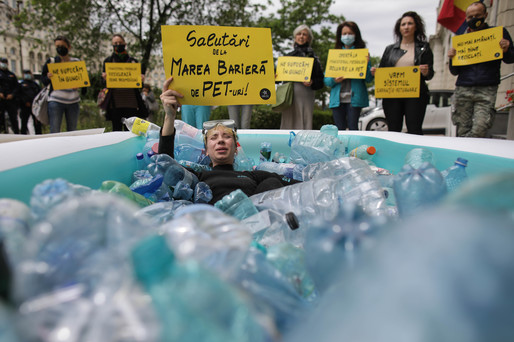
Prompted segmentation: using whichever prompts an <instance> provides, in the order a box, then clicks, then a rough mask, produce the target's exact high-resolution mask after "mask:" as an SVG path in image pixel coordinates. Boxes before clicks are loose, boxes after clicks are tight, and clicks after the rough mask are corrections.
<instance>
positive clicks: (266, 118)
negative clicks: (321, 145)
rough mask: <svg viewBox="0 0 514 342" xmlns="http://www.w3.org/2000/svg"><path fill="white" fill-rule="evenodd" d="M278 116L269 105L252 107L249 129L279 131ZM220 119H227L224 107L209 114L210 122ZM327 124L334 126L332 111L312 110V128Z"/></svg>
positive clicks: (226, 111) (217, 108) (279, 118)
mask: <svg viewBox="0 0 514 342" xmlns="http://www.w3.org/2000/svg"><path fill="white" fill-rule="evenodd" d="M280 115H281V114H280V113H277V112H274V111H272V110H271V106H270V105H257V106H253V113H252V120H251V122H250V127H251V128H252V129H279V128H280V120H281V117H280ZM222 119H228V109H227V107H226V106H220V107H216V108H215V109H213V111H212V113H211V120H222ZM327 124H332V125H333V124H334V120H333V119H332V111H331V110H321V109H314V116H313V119H312V128H313V129H320V128H321V126H323V125H327Z"/></svg>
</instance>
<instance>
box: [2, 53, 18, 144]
mask: <svg viewBox="0 0 514 342" xmlns="http://www.w3.org/2000/svg"><path fill="white" fill-rule="evenodd" d="M17 89H18V78H17V77H16V75H15V74H14V73H13V72H11V71H9V69H8V66H7V59H6V58H0V132H5V133H8V131H7V126H6V122H5V114H4V113H5V112H6V111H7V114H8V115H9V122H10V123H11V128H12V130H13V132H14V134H19V133H20V130H19V128H18V104H17V102H16V92H17Z"/></svg>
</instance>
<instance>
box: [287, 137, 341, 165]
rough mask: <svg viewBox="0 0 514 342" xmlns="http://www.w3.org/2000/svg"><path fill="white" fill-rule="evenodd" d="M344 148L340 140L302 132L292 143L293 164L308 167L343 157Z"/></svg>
mask: <svg viewBox="0 0 514 342" xmlns="http://www.w3.org/2000/svg"><path fill="white" fill-rule="evenodd" d="M343 153H344V146H343V143H342V142H341V140H339V139H338V138H336V137H334V136H332V135H328V134H325V133H321V132H316V131H300V132H298V133H297V134H296V136H295V137H294V140H293V141H292V143H291V155H290V159H291V162H292V163H295V164H303V165H308V164H312V163H318V162H326V161H330V160H333V159H337V158H340V157H342V156H343Z"/></svg>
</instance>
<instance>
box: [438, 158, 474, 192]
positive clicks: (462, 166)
mask: <svg viewBox="0 0 514 342" xmlns="http://www.w3.org/2000/svg"><path fill="white" fill-rule="evenodd" d="M467 166H468V161H467V160H466V159H464V158H457V160H456V161H455V164H454V165H452V166H450V167H449V168H447V169H446V170H444V171H443V172H441V174H442V175H443V177H444V181H445V182H446V187H447V188H448V191H454V190H455V189H457V188H458V187H459V186H460V185H461V183H462V182H464V181H466V180H467V179H468V175H467V173H466V167H467Z"/></svg>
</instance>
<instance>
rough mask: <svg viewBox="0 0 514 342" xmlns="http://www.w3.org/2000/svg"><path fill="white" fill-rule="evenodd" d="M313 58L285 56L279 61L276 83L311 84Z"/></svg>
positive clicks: (279, 58)
mask: <svg viewBox="0 0 514 342" xmlns="http://www.w3.org/2000/svg"><path fill="white" fill-rule="evenodd" d="M313 65H314V58H312V57H291V56H284V57H278V59H277V71H276V74H277V77H276V79H275V80H276V81H291V82H309V81H310V80H311V74H312V66H313Z"/></svg>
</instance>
